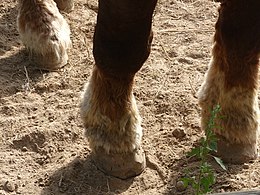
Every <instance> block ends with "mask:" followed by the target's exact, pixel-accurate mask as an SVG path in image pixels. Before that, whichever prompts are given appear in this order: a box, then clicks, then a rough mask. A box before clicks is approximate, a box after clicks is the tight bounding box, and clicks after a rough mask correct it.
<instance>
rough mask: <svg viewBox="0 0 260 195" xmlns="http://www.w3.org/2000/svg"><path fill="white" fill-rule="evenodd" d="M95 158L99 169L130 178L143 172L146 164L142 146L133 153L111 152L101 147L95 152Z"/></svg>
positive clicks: (116, 175) (122, 177) (119, 176)
mask: <svg viewBox="0 0 260 195" xmlns="http://www.w3.org/2000/svg"><path fill="white" fill-rule="evenodd" d="M93 160H94V162H95V164H96V166H97V168H98V169H99V170H101V171H102V172H104V173H105V174H107V175H111V176H114V177H117V178H120V179H128V178H131V177H134V176H137V175H139V174H141V173H142V172H143V170H144V168H145V166H146V161H145V154H144V151H143V149H142V148H140V149H137V150H135V151H133V152H132V153H109V154H107V153H106V152H105V150H104V149H102V148H99V149H98V150H96V151H95V153H94V154H93Z"/></svg>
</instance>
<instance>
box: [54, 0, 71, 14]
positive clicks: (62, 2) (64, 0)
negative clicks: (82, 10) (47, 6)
mask: <svg viewBox="0 0 260 195" xmlns="http://www.w3.org/2000/svg"><path fill="white" fill-rule="evenodd" d="M54 1H55V2H56V4H57V7H58V9H59V10H61V11H64V12H67V13H69V12H71V11H72V10H73V9H74V0H54Z"/></svg>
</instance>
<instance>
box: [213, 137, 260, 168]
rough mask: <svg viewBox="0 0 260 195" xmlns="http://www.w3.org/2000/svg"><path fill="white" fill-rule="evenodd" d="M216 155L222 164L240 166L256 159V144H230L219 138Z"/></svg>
mask: <svg viewBox="0 0 260 195" xmlns="http://www.w3.org/2000/svg"><path fill="white" fill-rule="evenodd" d="M217 153H218V155H219V156H220V157H221V159H222V160H223V161H224V162H228V163H233V164H242V163H245V162H248V161H250V160H254V159H256V158H257V155H258V154H257V144H256V143H250V144H244V143H230V142H228V141H227V140H226V139H225V138H223V137H221V138H220V139H219V140H218V152H217Z"/></svg>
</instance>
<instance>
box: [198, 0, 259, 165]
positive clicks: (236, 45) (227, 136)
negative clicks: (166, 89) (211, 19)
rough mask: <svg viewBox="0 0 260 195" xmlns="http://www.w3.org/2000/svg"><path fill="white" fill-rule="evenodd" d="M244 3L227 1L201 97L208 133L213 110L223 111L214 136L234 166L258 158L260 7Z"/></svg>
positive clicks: (219, 148)
mask: <svg viewBox="0 0 260 195" xmlns="http://www.w3.org/2000/svg"><path fill="white" fill-rule="evenodd" d="M244 2H245V1H244V0H230V1H225V0H224V1H222V4H221V7H220V9H219V19H218V21H217V23H216V33H215V38H214V39H215V45H214V48H213V57H212V60H211V63H210V67H209V70H208V72H207V75H206V80H205V82H204V83H203V85H202V87H201V89H200V92H199V103H200V105H201V108H202V128H203V129H206V128H207V123H208V121H209V118H210V110H212V109H213V108H214V106H215V105H217V104H219V105H220V107H221V111H220V112H219V113H218V115H219V118H218V119H217V120H216V124H217V125H216V126H217V127H216V128H214V129H213V131H214V132H215V133H216V135H217V137H218V153H219V155H220V156H221V157H222V159H223V160H224V161H226V162H231V163H243V162H247V161H249V160H251V159H255V158H257V139H258V125H259V123H258V115H259V108H258V96H257V92H258V66H259V54H260V36H259V35H260V22H259V21H260V15H259V12H258V9H257V7H259V6H260V2H259V1H257V0H249V1H247V6H244V5H245V4H244Z"/></svg>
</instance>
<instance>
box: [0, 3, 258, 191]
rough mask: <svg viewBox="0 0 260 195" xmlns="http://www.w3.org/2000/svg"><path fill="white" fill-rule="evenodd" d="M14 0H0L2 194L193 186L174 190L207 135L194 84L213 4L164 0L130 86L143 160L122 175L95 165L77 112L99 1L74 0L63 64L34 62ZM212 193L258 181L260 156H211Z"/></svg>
mask: <svg viewBox="0 0 260 195" xmlns="http://www.w3.org/2000/svg"><path fill="white" fill-rule="evenodd" d="M16 4H17V3H16V1H15V0H1V1H0V195H6V194H8V195H9V194H10V195H13V194H22V195H60V194H62V195H87V194H90V195H92V194H124V195H136V194H144V195H146V194H147V195H148V194H149V195H150V194H153V195H157V194H173V195H175V194H176V195H179V194H184V195H186V194H188V195H189V194H193V192H192V189H191V187H188V188H187V189H185V190H184V191H178V190H177V189H176V182H177V181H179V180H180V178H181V177H184V176H185V174H186V172H187V170H188V169H191V170H194V171H193V172H189V173H188V175H189V176H192V175H193V174H195V173H196V170H197V169H196V167H197V166H198V161H196V160H194V159H188V158H187V157H186V153H187V152H188V151H189V150H190V149H191V148H192V147H193V146H194V144H196V143H197V142H198V140H199V139H200V138H201V136H203V132H201V129H200V108H199V106H198V100H197V94H196V93H197V90H198V88H199V86H200V85H201V83H202V81H203V78H204V74H205V71H206V70H207V64H208V63H209V61H210V51H211V47H212V37H213V34H214V23H215V21H216V19H217V6H218V4H217V3H213V2H211V1H209V0H160V2H159V4H158V6H157V8H156V12H155V16H154V24H153V29H154V41H153V45H152V53H151V55H150V57H149V59H148V60H147V62H146V63H145V64H144V66H143V68H142V69H141V70H140V72H138V73H137V75H136V84H135V87H134V94H135V96H136V99H137V102H138V107H139V110H140V113H141V116H142V118H143V123H142V126H143V133H144V137H143V148H144V150H145V152H146V156H147V161H148V166H147V168H146V169H145V171H144V172H143V173H142V174H141V175H140V176H137V177H135V178H132V179H129V180H120V179H117V178H113V177H110V176H106V175H105V174H104V173H102V172H100V171H99V170H97V168H96V167H95V165H94V164H93V163H92V161H91V154H90V149H89V145H88V141H87V140H86V138H84V137H83V126H82V122H81V120H80V117H79V102H80V94H81V91H82V88H83V86H84V84H85V83H86V82H87V81H88V79H89V76H90V74H91V70H92V66H93V64H94V60H93V56H92V36H93V30H94V25H95V21H96V15H97V14H96V6H97V2H96V1H93V0H77V1H76V3H75V10H74V11H73V12H71V13H69V14H64V13H63V15H64V16H65V18H66V19H67V21H68V23H69V24H70V27H71V31H72V36H71V38H72V42H73V48H72V49H71V51H70V53H69V58H70V59H69V64H68V65H67V66H66V67H64V68H63V69H61V70H59V71H57V72H46V71H41V70H39V69H37V68H36V67H35V66H34V64H31V63H30V62H29V61H28V56H27V54H26V53H25V51H24V47H23V45H22V44H21V43H20V41H19V35H18V32H17V30H16V16H17V8H16ZM212 166H213V167H214V169H215V174H216V184H215V185H214V186H213V192H224V191H236V190H241V189H255V188H257V187H259V185H260V178H259V175H260V162H259V160H256V161H252V162H250V163H248V164H244V165H240V166H238V165H230V164H227V165H226V166H227V168H228V171H223V170H221V169H220V168H219V167H218V166H217V165H216V164H215V163H214V162H212Z"/></svg>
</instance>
